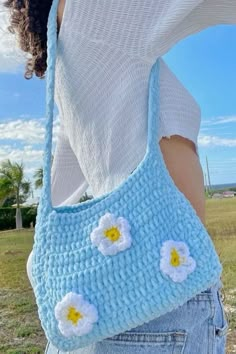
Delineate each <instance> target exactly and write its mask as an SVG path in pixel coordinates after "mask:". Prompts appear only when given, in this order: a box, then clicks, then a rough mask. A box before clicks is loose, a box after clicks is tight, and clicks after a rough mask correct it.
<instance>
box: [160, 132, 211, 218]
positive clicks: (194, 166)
mask: <svg viewBox="0 0 236 354" xmlns="http://www.w3.org/2000/svg"><path fill="white" fill-rule="evenodd" d="M159 144H160V148H161V151H162V154H163V157H164V160H165V163H166V167H167V169H168V171H169V173H170V175H171V177H172V179H173V180H174V183H175V185H176V186H177V188H178V189H179V190H180V191H181V192H182V193H183V194H184V195H185V196H186V198H187V199H188V200H189V201H190V203H191V204H192V206H193V207H194V209H195V210H196V212H197V215H198V216H199V218H200V219H201V221H202V223H203V224H205V193H204V177H203V172H202V167H201V164H200V161H199V157H198V155H197V152H196V148H195V144H194V143H193V142H192V141H191V140H189V139H186V138H184V137H182V136H180V135H171V136H170V138H168V137H162V138H161V140H160V143H159Z"/></svg>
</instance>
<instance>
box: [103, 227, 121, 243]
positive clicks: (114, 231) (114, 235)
mask: <svg viewBox="0 0 236 354" xmlns="http://www.w3.org/2000/svg"><path fill="white" fill-rule="evenodd" d="M104 234H105V236H106V237H107V238H109V240H111V241H112V242H115V241H117V240H119V238H120V231H119V229H118V228H117V227H115V226H113V227H111V228H110V229H107V230H105V231H104Z"/></svg>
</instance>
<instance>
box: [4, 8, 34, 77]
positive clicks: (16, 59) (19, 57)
mask: <svg viewBox="0 0 236 354" xmlns="http://www.w3.org/2000/svg"><path fill="white" fill-rule="evenodd" d="M9 25H10V21H9V10H8V9H7V8H5V7H3V5H2V4H0V71H1V72H9V71H11V72H17V71H19V69H20V65H22V64H24V63H25V62H26V60H27V58H29V57H30V55H29V54H28V53H24V52H23V51H22V50H20V49H19V47H18V44H17V40H16V37H15V35H13V34H11V33H10V32H9V31H8V29H7V27H8V26H9Z"/></svg>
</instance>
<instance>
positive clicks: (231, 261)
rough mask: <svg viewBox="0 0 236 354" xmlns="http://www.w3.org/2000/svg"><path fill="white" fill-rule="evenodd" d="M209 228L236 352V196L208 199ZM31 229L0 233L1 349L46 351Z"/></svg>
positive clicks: (10, 353) (20, 353)
mask: <svg viewBox="0 0 236 354" xmlns="http://www.w3.org/2000/svg"><path fill="white" fill-rule="evenodd" d="M206 206H207V229H208V231H209V233H210V234H211V236H212V238H213V241H214V244H215V246H216V249H217V252H218V254H219V256H220V259H221V262H222V264H223V268H224V270H223V279H222V281H223V285H224V292H223V293H225V299H224V304H225V309H226V312H227V316H228V320H229V324H230V329H229V333H228V337H227V338H228V341H227V342H228V343H227V347H228V349H227V353H236V339H235V338H236V198H233V199H222V200H207V203H206ZM32 242H33V233H32V232H30V231H26V230H25V231H18V232H5V233H4V232H3V233H0V353H2V354H26V353H30V354H33V353H39V354H41V353H43V352H44V348H45V345H46V340H45V337H44V335H43V332H42V330H41V327H40V323H39V320H38V317H37V309H36V305H35V300H34V296H33V292H32V289H31V286H30V283H29V281H28V278H27V275H26V260H27V257H28V255H29V253H30V251H31V248H32Z"/></svg>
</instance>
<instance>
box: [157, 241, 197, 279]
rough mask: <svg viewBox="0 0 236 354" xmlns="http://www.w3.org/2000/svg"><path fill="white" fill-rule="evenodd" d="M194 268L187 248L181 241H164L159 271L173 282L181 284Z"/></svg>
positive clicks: (194, 264) (194, 263)
mask: <svg viewBox="0 0 236 354" xmlns="http://www.w3.org/2000/svg"><path fill="white" fill-rule="evenodd" d="M195 267H196V262H195V260H194V259H193V258H192V257H190V255H189V248H188V245H187V244H186V243H185V242H182V241H173V240H168V241H165V242H164V243H163V245H162V248H161V260H160V269H161V270H162V272H163V273H165V274H167V275H169V277H170V278H171V279H172V280H173V281H175V282H182V281H183V280H185V279H186V278H187V276H188V274H190V273H192V272H193V271H194V269H195Z"/></svg>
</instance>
